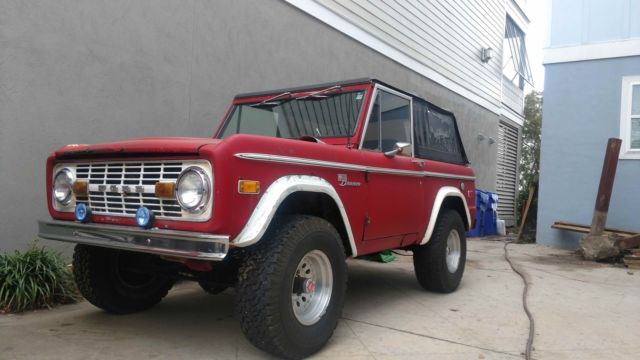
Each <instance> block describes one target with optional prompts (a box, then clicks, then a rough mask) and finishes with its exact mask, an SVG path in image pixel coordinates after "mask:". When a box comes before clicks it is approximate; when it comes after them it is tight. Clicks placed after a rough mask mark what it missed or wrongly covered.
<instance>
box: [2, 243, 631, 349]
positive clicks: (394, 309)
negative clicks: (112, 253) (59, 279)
mask: <svg viewBox="0 0 640 360" xmlns="http://www.w3.org/2000/svg"><path fill="white" fill-rule="evenodd" d="M502 247H503V243H502V242H498V241H488V240H471V241H469V253H468V260H467V261H468V262H467V271H466V272H465V276H464V279H463V282H462V285H461V288H460V289H459V290H458V291H457V292H456V293H454V294H450V295H439V294H432V293H428V292H425V291H423V290H421V289H420V288H419V287H418V285H417V283H416V281H415V278H414V274H413V267H412V262H411V257H399V259H398V260H397V261H394V262H392V263H389V264H379V263H373V262H368V261H362V260H354V261H350V262H349V272H350V273H349V290H348V294H347V303H346V306H345V309H344V314H343V319H342V320H341V321H340V323H339V325H338V328H337V329H336V331H335V334H334V336H333V338H332V339H331V341H330V342H329V344H328V345H327V346H326V348H325V349H324V350H323V351H321V352H320V353H318V354H317V355H316V356H315V358H317V359H324V358H326V359H329V358H330V359H341V358H342V359H517V358H522V355H521V352H523V350H524V346H525V341H526V338H527V333H528V321H527V318H526V316H525V314H524V312H523V310H522V302H521V295H522V282H521V279H520V277H518V276H517V275H516V274H515V273H513V272H512V270H511V269H510V267H509V265H508V263H507V262H506V261H505V260H504V259H503V248H502ZM509 249H510V253H511V255H512V258H513V259H514V261H515V263H516V264H517V265H518V266H520V267H521V269H523V270H524V271H525V272H526V273H527V276H528V278H529V280H530V282H531V289H530V297H529V304H530V307H531V310H532V312H533V314H534V317H535V324H536V337H535V342H534V347H535V351H534V353H533V354H534V358H535V359H602V358H611V359H614V358H615V359H637V358H638V354H639V353H640V344H639V341H638V334H640V311H638V304H640V271H639V272H637V273H633V272H632V271H628V270H627V269H625V268H623V267H620V266H610V265H602V264H594V263H586V262H583V261H580V259H579V258H578V257H577V256H575V255H574V254H573V253H571V252H568V251H563V250H557V249H551V248H546V247H541V246H536V245H510V246H509ZM233 307H234V292H233V290H227V291H226V292H224V293H223V294H220V295H218V296H211V295H207V294H205V293H204V292H202V291H200V290H199V288H198V287H197V286H194V285H193V284H184V285H180V286H178V287H177V288H175V289H174V290H172V292H171V293H170V294H169V296H168V297H167V298H166V299H165V300H164V301H163V302H162V303H161V304H160V305H159V306H157V307H156V308H154V309H152V310H150V311H147V312H144V313H140V314H135V315H128V316H112V315H107V314H105V313H103V312H101V311H99V310H98V309H96V308H94V307H92V306H91V305H90V304H88V303H86V302H83V303H80V304H76V305H70V306H64V307H60V308H57V309H55V310H52V311H38V312H34V313H28V314H24V315H10V316H0V358H1V359H66V360H68V359H83V360H84V359H104V358H108V359H154V358H158V359H160V358H161V359H236V358H239V359H263V358H266V356H265V354H264V353H262V352H260V351H259V350H257V349H255V348H254V347H252V346H251V345H250V344H249V343H248V342H247V341H246V340H245V338H244V336H243V335H242V333H241V331H240V327H239V325H238V322H237V319H236V318H235V316H234V314H233Z"/></svg>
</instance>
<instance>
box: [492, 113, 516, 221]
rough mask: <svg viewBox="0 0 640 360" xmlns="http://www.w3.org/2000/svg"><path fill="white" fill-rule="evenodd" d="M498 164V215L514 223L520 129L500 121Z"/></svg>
mask: <svg viewBox="0 0 640 360" xmlns="http://www.w3.org/2000/svg"><path fill="white" fill-rule="evenodd" d="M497 165H498V166H497V181H496V193H497V194H498V217H499V218H500V219H504V220H505V221H506V222H507V224H509V225H513V224H515V220H516V218H515V214H516V184H517V176H518V129H516V128H515V127H512V126H510V125H507V124H505V123H503V122H499V123H498V164H497Z"/></svg>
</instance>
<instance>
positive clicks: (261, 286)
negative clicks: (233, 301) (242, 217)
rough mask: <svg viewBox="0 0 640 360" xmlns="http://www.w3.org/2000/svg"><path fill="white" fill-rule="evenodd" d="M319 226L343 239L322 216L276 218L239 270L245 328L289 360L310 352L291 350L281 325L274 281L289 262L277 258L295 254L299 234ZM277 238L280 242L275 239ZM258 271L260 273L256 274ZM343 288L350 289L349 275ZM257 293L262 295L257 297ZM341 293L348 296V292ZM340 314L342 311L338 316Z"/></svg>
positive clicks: (250, 336) (239, 304)
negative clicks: (346, 293)
mask: <svg viewBox="0 0 640 360" xmlns="http://www.w3.org/2000/svg"><path fill="white" fill-rule="evenodd" d="M317 229H323V230H327V231H330V232H331V233H332V234H333V235H334V236H335V238H336V239H340V236H339V234H338V232H337V231H336V230H335V228H334V227H333V226H332V225H331V224H330V223H329V222H327V221H325V220H324V219H321V218H318V217H314V216H307V215H292V216H282V217H279V218H276V219H274V221H273V223H272V226H270V229H269V230H268V231H267V233H266V234H265V236H264V237H263V240H262V241H261V242H260V243H259V244H257V245H256V246H255V247H253V248H250V249H248V250H247V253H246V255H245V257H244V260H243V263H242V265H241V266H240V269H239V271H238V283H237V286H236V291H237V292H238V294H239V296H238V302H237V312H238V315H239V318H240V324H241V328H242V331H243V332H244V334H245V335H246V337H247V338H248V339H249V341H250V342H251V343H252V344H254V345H255V346H256V347H258V348H260V349H262V350H264V351H266V352H268V353H271V354H274V355H277V356H281V357H284V358H289V359H298V358H302V357H306V356H308V355H310V353H302V352H300V351H296V350H292V349H291V344H288V343H287V339H286V336H285V333H284V330H283V329H282V326H281V323H282V322H281V318H280V315H281V314H280V311H279V305H280V304H278V303H277V302H274V301H272V299H277V298H278V294H277V291H278V290H277V286H274V283H275V282H277V281H278V280H279V278H280V277H281V276H282V274H283V273H284V271H285V268H286V265H287V264H286V263H285V262H284V261H277V259H281V258H283V257H286V256H288V255H289V254H291V253H293V251H294V249H295V246H296V242H295V241H294V240H295V238H296V237H299V236H302V234H306V233H309V232H310V231H313V230H317ZM276 239H277V241H271V240H276ZM337 243H338V244H339V246H340V248H341V250H342V253H344V247H343V245H342V242H340V241H337ZM345 266H346V265H345ZM345 271H346V269H345ZM256 274H257V275H258V276H255V275H256ZM343 288H344V289H346V276H345V286H344V287H343ZM256 294H261V295H262V296H255V295H256ZM341 295H342V296H343V297H342V298H344V294H341ZM339 311H341V306H340V307H339ZM339 317H340V314H339V315H338V317H337V318H339ZM337 318H336V321H335V324H332V329H335V328H336V326H337V325H338V321H337ZM332 331H333V330H332ZM329 337H330V336H329ZM327 340H328V338H327ZM325 343H326V341H325ZM323 345H324V343H323Z"/></svg>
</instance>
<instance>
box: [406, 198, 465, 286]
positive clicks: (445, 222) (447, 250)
mask: <svg viewBox="0 0 640 360" xmlns="http://www.w3.org/2000/svg"><path fill="white" fill-rule="evenodd" d="M443 211H444V212H443V213H442V214H441V215H440V216H439V217H438V220H437V222H436V227H435V229H434V231H433V235H432V236H431V240H430V241H429V242H428V243H426V244H425V245H420V246H418V247H417V248H416V249H414V251H413V267H414V269H415V272H416V278H417V279H418V282H419V283H420V285H421V286H422V287H423V288H425V289H426V290H430V291H435V292H439V293H450V292H453V291H455V290H456V289H457V288H458V286H459V285H460V281H461V280H462V274H463V273H464V266H465V262H466V259H467V240H466V234H465V231H464V223H463V222H462V218H461V217H460V214H458V212H457V211H455V210H448V209H444V210H443Z"/></svg>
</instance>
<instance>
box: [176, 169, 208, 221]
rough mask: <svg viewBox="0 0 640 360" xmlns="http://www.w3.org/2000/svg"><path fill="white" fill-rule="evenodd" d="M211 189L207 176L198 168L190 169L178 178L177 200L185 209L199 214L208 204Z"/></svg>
mask: <svg viewBox="0 0 640 360" xmlns="http://www.w3.org/2000/svg"><path fill="white" fill-rule="evenodd" d="M210 188H211V186H210V183H209V178H208V176H207V174H206V173H205V172H204V171H203V170H202V169H200V168H198V167H190V168H187V169H185V170H184V171H183V172H182V174H180V176H179V177H178V181H177V182H176V198H177V199H178V203H179V204H180V206H182V208H183V209H185V210H187V211H189V212H198V211H201V210H202V209H203V208H204V206H205V205H206V204H207V201H208V200H209V191H210Z"/></svg>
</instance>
